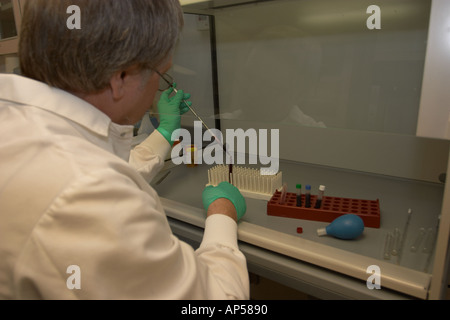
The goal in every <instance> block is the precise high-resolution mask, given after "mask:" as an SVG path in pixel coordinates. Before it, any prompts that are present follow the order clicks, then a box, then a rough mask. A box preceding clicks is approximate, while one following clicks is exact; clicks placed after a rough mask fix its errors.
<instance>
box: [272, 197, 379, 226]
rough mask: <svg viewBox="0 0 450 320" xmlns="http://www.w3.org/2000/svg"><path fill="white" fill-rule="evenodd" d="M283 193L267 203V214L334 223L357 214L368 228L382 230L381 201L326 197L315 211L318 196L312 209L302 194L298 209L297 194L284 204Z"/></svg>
mask: <svg viewBox="0 0 450 320" xmlns="http://www.w3.org/2000/svg"><path fill="white" fill-rule="evenodd" d="M281 195H282V192H280V191H276V192H275V193H274V194H273V196H272V198H271V199H270V200H269V201H268V202H267V214H268V215H269V216H278V217H285V218H294V219H303V220H312V221H320V222H333V221H334V220H335V219H336V218H338V217H340V216H342V215H344V214H356V215H358V216H359V217H361V219H362V220H363V221H364V226H365V227H368V228H380V200H379V199H377V200H360V199H350V198H338V197H329V196H324V197H323V199H322V205H321V207H320V208H319V209H315V208H314V206H315V204H316V200H317V196H316V195H311V207H310V208H305V207H304V205H305V195H304V194H302V195H301V197H302V205H303V206H301V207H297V194H296V193H290V192H287V193H286V198H285V201H284V203H283V204H282V203H281V201H282V199H281V198H282V197H281Z"/></svg>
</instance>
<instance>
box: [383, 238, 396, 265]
mask: <svg viewBox="0 0 450 320" xmlns="http://www.w3.org/2000/svg"><path fill="white" fill-rule="evenodd" d="M393 241H394V236H393V235H392V233H391V232H389V233H388V234H387V235H386V240H385V241H384V253H383V258H384V260H389V259H391V250H392V244H393Z"/></svg>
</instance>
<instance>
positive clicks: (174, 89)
mask: <svg viewBox="0 0 450 320" xmlns="http://www.w3.org/2000/svg"><path fill="white" fill-rule="evenodd" d="M161 78H162V79H163V80H164V81H165V82H167V84H168V85H169V86H170V87H171V88H172V89H173V92H175V93H178V90H177V88H175V86H174V84H173V83H170V81H167V79H166V78H165V77H163V76H161ZM182 101H183V103H184V104H185V105H186V106H187V107H188V108H189V110H190V111H191V112H192V114H193V115H194V116H195V117H196V118H197V119H198V120H199V121H200V122H201V123H202V125H203V126H204V127H205V129H206V130H208V132H209V133H210V134H211V136H212V137H214V139H216V141H217V142H218V143H219V144H221V145H222V148H223V151H225V153H226V154H228V156H229V157H230V163H229V167H228V168H229V173H228V179H229V182H230V183H232V181H231V177H232V174H233V157H232V156H231V154H230V153H229V152H228V150H227V148H226V147H225V144H224V143H223V142H222V141H220V139H219V138H217V136H216V135H215V134H214V132H213V131H212V130H211V129H210V128H209V127H208V126H207V125H206V123H205V121H203V119H202V118H200V116H199V115H198V114H197V112H196V111H195V110H194V108H193V107H192V106H191V105H190V104H189V103H188V102H187V101H186V100H184V99H183V100H182Z"/></svg>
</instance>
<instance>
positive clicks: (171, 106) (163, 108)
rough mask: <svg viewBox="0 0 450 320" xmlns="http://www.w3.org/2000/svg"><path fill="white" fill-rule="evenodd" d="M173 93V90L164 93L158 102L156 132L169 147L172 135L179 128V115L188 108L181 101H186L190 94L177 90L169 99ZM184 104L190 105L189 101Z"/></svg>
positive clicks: (172, 142)
mask: <svg viewBox="0 0 450 320" xmlns="http://www.w3.org/2000/svg"><path fill="white" fill-rule="evenodd" d="M173 91H174V90H173V88H170V89H169V90H166V91H164V92H163V93H162V94H161V98H160V99H159V102H158V113H159V127H158V129H157V130H158V131H159V133H161V134H162V135H163V137H164V138H166V140H167V141H168V142H169V143H170V145H173V144H174V142H175V141H172V133H173V132H174V131H175V130H178V129H180V127H181V115H183V114H185V113H186V112H187V111H188V110H189V107H188V106H187V105H186V104H185V103H184V101H183V100H188V99H189V98H190V97H191V95H190V94H188V93H186V94H185V93H184V92H183V90H178V92H177V93H176V94H175V95H174V96H173V97H171V96H170V95H171V94H172V93H173ZM186 102H187V103H189V105H191V104H192V103H191V102H190V101H186Z"/></svg>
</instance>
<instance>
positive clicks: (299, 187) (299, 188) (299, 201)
mask: <svg viewBox="0 0 450 320" xmlns="http://www.w3.org/2000/svg"><path fill="white" fill-rule="evenodd" d="M296 188H297V207H301V206H302V185H301V184H297V186H296Z"/></svg>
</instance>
